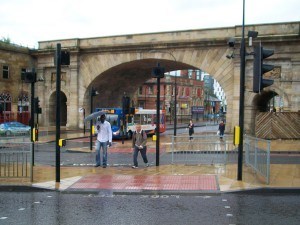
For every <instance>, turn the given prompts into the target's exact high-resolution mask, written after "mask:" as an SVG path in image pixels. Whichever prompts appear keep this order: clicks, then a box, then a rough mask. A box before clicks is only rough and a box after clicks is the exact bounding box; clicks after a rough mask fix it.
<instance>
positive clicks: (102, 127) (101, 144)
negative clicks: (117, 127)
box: [95, 114, 112, 168]
mask: <svg viewBox="0 0 300 225" xmlns="http://www.w3.org/2000/svg"><path fill="white" fill-rule="evenodd" d="M96 128H97V131H98V134H97V141H96V165H95V167H99V166H100V165H101V163H100V162H101V157H100V148H102V150H103V156H102V167H103V168H106V166H107V146H109V147H110V146H111V142H112V131H111V125H110V123H109V122H108V121H106V120H105V114H102V115H101V116H100V121H99V120H97V122H96Z"/></svg>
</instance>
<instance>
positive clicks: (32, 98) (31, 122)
mask: <svg viewBox="0 0 300 225" xmlns="http://www.w3.org/2000/svg"><path fill="white" fill-rule="evenodd" d="M34 84H35V82H31V113H30V114H31V115H30V127H31V136H30V137H31V144H32V166H34V140H33V128H34V95H35V93H34Z"/></svg>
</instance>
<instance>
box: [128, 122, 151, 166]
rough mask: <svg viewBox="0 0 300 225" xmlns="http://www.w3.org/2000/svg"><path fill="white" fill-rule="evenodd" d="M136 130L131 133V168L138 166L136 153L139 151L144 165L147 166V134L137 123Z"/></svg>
mask: <svg viewBox="0 0 300 225" xmlns="http://www.w3.org/2000/svg"><path fill="white" fill-rule="evenodd" d="M135 129H136V131H135V132H134V133H133V136H132V148H133V166H132V168H134V169H136V168H138V161H137V157H138V153H139V152H141V155H142V158H143V161H144V163H145V165H146V167H148V166H149V163H148V159H147V154H146V153H147V146H146V144H147V134H146V132H145V131H143V130H142V129H141V125H140V124H137V125H136V126H135Z"/></svg>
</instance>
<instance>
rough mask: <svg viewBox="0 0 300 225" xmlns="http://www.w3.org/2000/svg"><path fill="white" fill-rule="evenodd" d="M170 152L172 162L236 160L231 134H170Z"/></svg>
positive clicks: (190, 162)
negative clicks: (221, 137) (191, 137)
mask: <svg viewBox="0 0 300 225" xmlns="http://www.w3.org/2000/svg"><path fill="white" fill-rule="evenodd" d="M171 154H172V163H173V164H174V163H184V164H227V163H228V162H236V159H237V146H234V145H233V142H232V136H224V138H223V139H220V138H219V137H218V136H217V135H210V136H208V135H205V136H193V139H192V140H189V136H172V146H171Z"/></svg>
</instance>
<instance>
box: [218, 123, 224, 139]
mask: <svg viewBox="0 0 300 225" xmlns="http://www.w3.org/2000/svg"><path fill="white" fill-rule="evenodd" d="M218 130H219V135H220V139H221V140H222V139H223V136H224V131H225V123H224V121H223V120H221V123H220V124H219V129H218Z"/></svg>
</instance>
